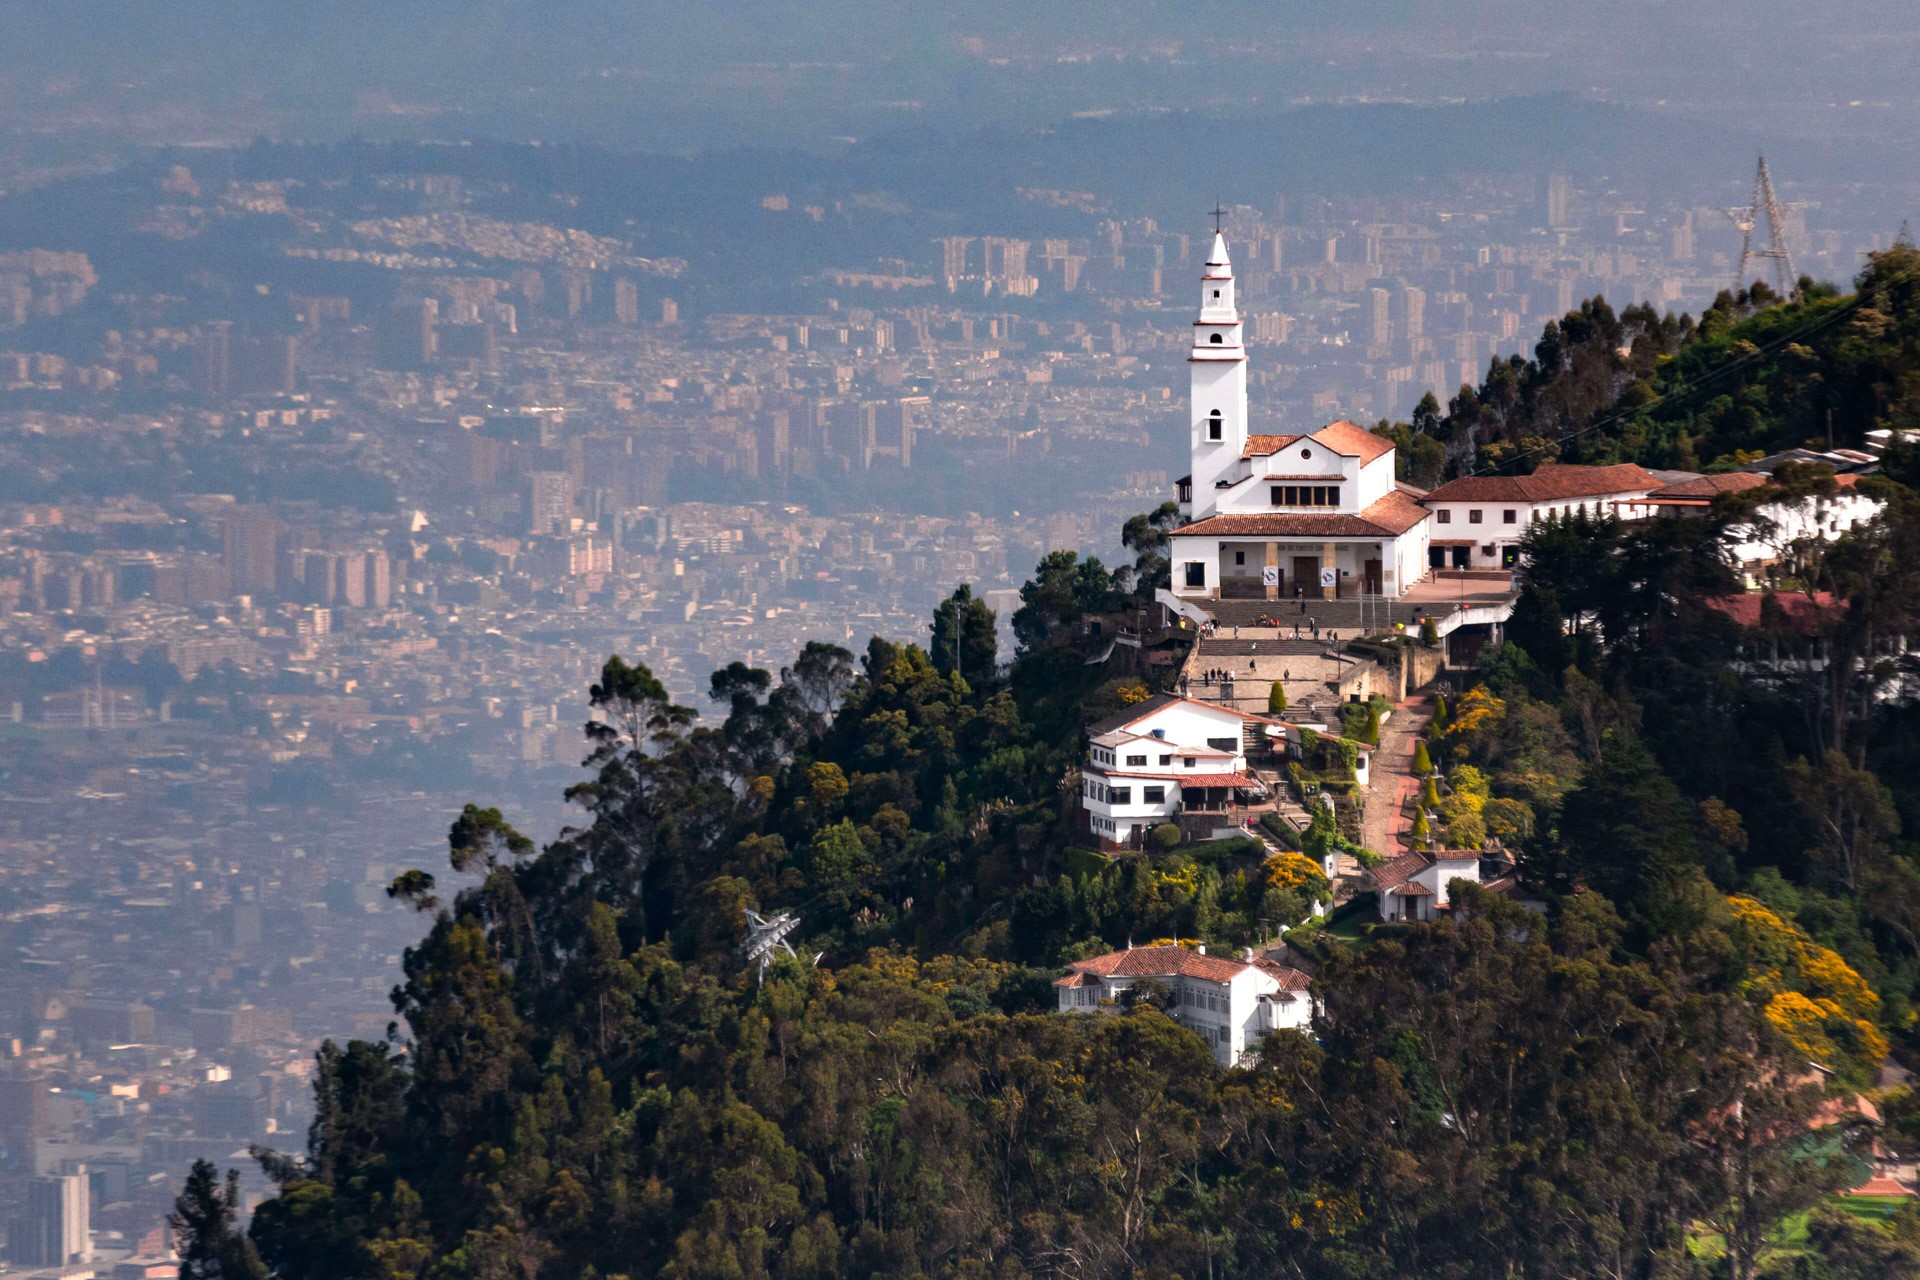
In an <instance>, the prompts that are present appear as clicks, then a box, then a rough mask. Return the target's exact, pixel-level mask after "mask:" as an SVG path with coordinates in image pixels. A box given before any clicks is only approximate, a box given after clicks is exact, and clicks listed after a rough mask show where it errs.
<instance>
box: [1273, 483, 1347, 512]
mask: <svg viewBox="0 0 1920 1280" xmlns="http://www.w3.org/2000/svg"><path fill="white" fill-rule="evenodd" d="M1268 498H1269V500H1270V501H1271V503H1272V505H1274V506H1276V507H1337V506H1339V505H1340V486H1339V485H1337V484H1276V485H1269V486H1268Z"/></svg>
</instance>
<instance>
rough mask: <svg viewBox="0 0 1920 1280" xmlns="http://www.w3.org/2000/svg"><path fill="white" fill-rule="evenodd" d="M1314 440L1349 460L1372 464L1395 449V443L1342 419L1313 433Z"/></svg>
mask: <svg viewBox="0 0 1920 1280" xmlns="http://www.w3.org/2000/svg"><path fill="white" fill-rule="evenodd" d="M1313 439H1315V440H1317V441H1319V442H1320V443H1321V444H1323V445H1325V446H1327V448H1329V449H1331V450H1333V451H1334V452H1335V453H1338V454H1344V455H1345V456H1347V457H1349V458H1359V459H1360V460H1361V461H1362V462H1372V461H1373V460H1374V459H1375V458H1377V457H1379V456H1380V455H1381V454H1383V453H1389V452H1391V451H1392V449H1393V441H1391V440H1389V439H1387V438H1386V437H1385V436H1377V435H1375V434H1373V432H1371V431H1369V430H1367V429H1366V428H1365V427H1362V426H1359V425H1357V424H1355V423H1351V422H1348V421H1346V420H1344V419H1342V420H1341V421H1339V422H1329V423H1328V424H1327V425H1326V426H1324V427H1322V428H1320V429H1319V430H1318V431H1316V432H1314V433H1313Z"/></svg>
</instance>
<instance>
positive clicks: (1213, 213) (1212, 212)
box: [1207, 200, 1227, 235]
mask: <svg viewBox="0 0 1920 1280" xmlns="http://www.w3.org/2000/svg"><path fill="white" fill-rule="evenodd" d="M1207 214H1208V216H1209V217H1211V218H1212V219H1213V231H1214V234H1215V235H1218V234H1219V233H1220V223H1221V222H1222V221H1223V220H1224V219H1225V218H1226V216H1227V211H1226V210H1225V209H1222V208H1221V207H1220V202H1219V201H1218V200H1215V201H1214V202H1213V208H1211V209H1209V210H1208V211H1207Z"/></svg>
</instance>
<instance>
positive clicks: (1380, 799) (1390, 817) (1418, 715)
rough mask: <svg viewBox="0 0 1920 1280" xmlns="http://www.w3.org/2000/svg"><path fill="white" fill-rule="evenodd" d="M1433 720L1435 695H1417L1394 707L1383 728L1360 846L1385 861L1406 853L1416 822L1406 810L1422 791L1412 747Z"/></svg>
mask: <svg viewBox="0 0 1920 1280" xmlns="http://www.w3.org/2000/svg"><path fill="white" fill-rule="evenodd" d="M1432 718H1433V695H1431V694H1427V693H1416V694H1414V695H1413V696H1412V697H1410V698H1408V699H1407V700H1406V701H1404V702H1399V703H1396V704H1394V708H1393V715H1392V716H1391V717H1390V718H1389V719H1388V720H1387V723H1386V724H1385V725H1383V726H1381V729H1380V747H1379V749H1378V750H1377V751H1375V752H1374V753H1373V774H1372V777H1371V780H1370V782H1371V785H1370V786H1368V788H1367V808H1366V812H1365V813H1364V814H1363V815H1362V816H1361V819H1360V843H1361V844H1363V845H1365V846H1366V847H1367V848H1369V849H1371V850H1373V851H1374V852H1375V853H1377V854H1379V855H1380V856H1381V857H1383V858H1397V857H1399V856H1400V855H1401V854H1403V853H1405V852H1406V851H1407V836H1408V833H1409V832H1411V831H1412V829H1413V822H1412V819H1410V818H1408V817H1407V816H1405V814H1404V812H1403V810H1404V809H1405V807H1406V802H1407V801H1408V800H1409V799H1410V798H1412V796H1413V794H1414V793H1415V792H1417V791H1418V790H1419V789H1420V779H1418V778H1416V777H1414V776H1413V744H1414V740H1415V739H1416V738H1417V737H1419V736H1420V734H1422V733H1424V732H1425V731H1426V728H1427V721H1429V720H1431V719H1432Z"/></svg>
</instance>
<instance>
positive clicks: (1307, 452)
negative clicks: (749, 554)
mask: <svg viewBox="0 0 1920 1280" xmlns="http://www.w3.org/2000/svg"><path fill="white" fill-rule="evenodd" d="M1300 456H1301V457H1303V458H1311V457H1312V456H1313V450H1311V449H1302V450H1301V451H1300Z"/></svg>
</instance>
